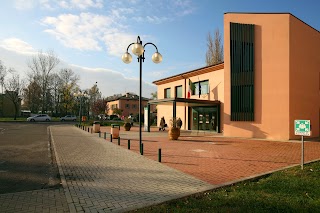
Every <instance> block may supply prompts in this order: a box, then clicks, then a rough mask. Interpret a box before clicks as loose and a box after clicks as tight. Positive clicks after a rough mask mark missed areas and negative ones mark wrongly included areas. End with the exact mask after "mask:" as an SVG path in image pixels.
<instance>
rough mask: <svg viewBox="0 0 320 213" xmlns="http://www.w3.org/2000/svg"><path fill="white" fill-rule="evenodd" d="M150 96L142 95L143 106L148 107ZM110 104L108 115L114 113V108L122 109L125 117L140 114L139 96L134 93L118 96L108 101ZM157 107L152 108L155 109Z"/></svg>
mask: <svg viewBox="0 0 320 213" xmlns="http://www.w3.org/2000/svg"><path fill="white" fill-rule="evenodd" d="M148 101H149V99H148V98H144V97H142V100H141V103H142V108H144V107H147V105H148ZM106 104H107V105H108V108H109V110H108V112H107V113H106V114H107V115H113V114H114V109H120V110H122V115H121V116H124V117H128V116H129V115H137V114H139V96H138V95H135V94H132V93H126V94H125V95H123V96H121V97H117V98H115V99H111V100H108V101H107V102H106ZM154 109H155V107H153V108H152V110H154ZM142 113H143V110H142Z"/></svg>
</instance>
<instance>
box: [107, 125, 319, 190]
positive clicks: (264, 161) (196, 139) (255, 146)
mask: <svg viewBox="0 0 320 213" xmlns="http://www.w3.org/2000/svg"><path fill="white" fill-rule="evenodd" d="M101 131H102V132H107V133H110V127H102V128H101ZM102 135H103V134H102ZM120 136H121V146H122V147H124V148H126V147H127V139H131V147H132V148H131V150H132V151H134V152H136V153H139V142H138V137H139V134H138V127H134V128H133V129H132V130H131V131H123V129H121V130H120ZM107 140H108V141H109V138H108V137H107ZM142 140H143V144H144V156H145V157H147V158H149V159H152V160H155V161H157V159H158V155H157V153H158V149H159V148H161V149H162V150H161V151H162V162H163V164H165V165H167V166H170V167H172V168H175V169H177V170H180V171H182V172H184V173H187V174H190V175H192V176H194V177H197V178H199V179H201V180H204V181H206V182H208V183H211V184H214V185H220V184H228V183H232V182H237V181H239V180H241V179H247V178H250V177H254V176H258V175H262V174H264V173H269V172H272V171H275V170H279V169H283V168H285V167H288V166H293V165H299V164H300V163H301V142H299V141H289V142H287V141H281V142H279V141H265V140H250V139H249V140H248V139H239V138H224V137H222V136H221V135H218V134H212V133H211V134H210V133H208V132H190V131H182V132H181V136H180V137H179V140H177V141H169V140H168V132H167V131H164V132H159V131H158V130H157V128H152V129H151V132H143V137H142ZM319 159H320V142H310V141H308V142H305V162H311V161H314V160H319Z"/></svg>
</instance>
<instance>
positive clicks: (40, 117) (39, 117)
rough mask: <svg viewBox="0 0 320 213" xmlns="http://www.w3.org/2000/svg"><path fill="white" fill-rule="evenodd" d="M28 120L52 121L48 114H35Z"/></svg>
mask: <svg viewBox="0 0 320 213" xmlns="http://www.w3.org/2000/svg"><path fill="white" fill-rule="evenodd" d="M27 121H31V122H34V121H51V117H50V116H49V115H47V114H40V115H34V116H31V117H28V118H27Z"/></svg>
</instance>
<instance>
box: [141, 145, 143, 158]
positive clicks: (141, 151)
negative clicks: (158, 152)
mask: <svg viewBox="0 0 320 213" xmlns="http://www.w3.org/2000/svg"><path fill="white" fill-rule="evenodd" d="M141 155H143V143H141Z"/></svg>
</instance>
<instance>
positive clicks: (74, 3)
mask: <svg viewBox="0 0 320 213" xmlns="http://www.w3.org/2000/svg"><path fill="white" fill-rule="evenodd" d="M37 6H39V7H40V8H42V9H49V10H53V9H59V8H63V9H79V10H87V9H90V8H103V0H14V7H15V8H16V9H18V10H30V9H33V8H35V7H37Z"/></svg>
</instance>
